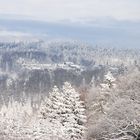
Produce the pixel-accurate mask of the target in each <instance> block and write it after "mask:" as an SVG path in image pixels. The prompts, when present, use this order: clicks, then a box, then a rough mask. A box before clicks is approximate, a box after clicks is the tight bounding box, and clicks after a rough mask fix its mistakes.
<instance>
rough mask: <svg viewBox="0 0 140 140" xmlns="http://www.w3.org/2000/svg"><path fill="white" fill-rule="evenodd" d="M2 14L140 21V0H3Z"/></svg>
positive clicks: (48, 19) (55, 19)
mask: <svg viewBox="0 0 140 140" xmlns="http://www.w3.org/2000/svg"><path fill="white" fill-rule="evenodd" d="M0 14H16V15H25V16H29V17H33V18H35V19H41V20H47V21H62V20H70V21H78V22H79V21H85V22H86V21H88V20H90V21H92V20H96V19H102V18H113V19H115V20H130V21H140V0H0Z"/></svg>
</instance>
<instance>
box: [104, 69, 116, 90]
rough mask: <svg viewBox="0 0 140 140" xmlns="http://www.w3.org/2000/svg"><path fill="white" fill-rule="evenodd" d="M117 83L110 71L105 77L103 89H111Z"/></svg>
mask: <svg viewBox="0 0 140 140" xmlns="http://www.w3.org/2000/svg"><path fill="white" fill-rule="evenodd" d="M115 81H116V79H115V78H114V76H113V74H112V73H111V72H110V71H108V73H107V74H106V75H105V76H104V83H102V84H101V87H102V88H103V89H110V88H113V87H115Z"/></svg>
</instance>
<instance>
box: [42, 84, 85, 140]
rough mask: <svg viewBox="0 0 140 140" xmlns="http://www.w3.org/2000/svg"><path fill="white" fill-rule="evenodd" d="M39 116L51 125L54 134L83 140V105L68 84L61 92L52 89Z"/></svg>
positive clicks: (74, 139)
mask: <svg viewBox="0 0 140 140" xmlns="http://www.w3.org/2000/svg"><path fill="white" fill-rule="evenodd" d="M41 115H42V119H47V120H49V121H50V122H51V123H52V124H53V125H52V126H53V128H52V129H53V131H55V134H57V135H59V136H60V135H61V136H62V137H63V138H67V139H71V140H76V139H78V140H80V139H84V134H85V126H84V125H85V122H86V116H85V109H84V104H83V102H82V101H80V95H79V93H78V92H76V91H75V89H74V88H73V87H72V86H71V84H69V83H68V82H66V83H65V84H64V86H63V88H62V89H61V90H59V89H58V88H57V87H54V89H53V91H52V93H51V94H50V96H49V98H48V99H47V100H46V101H45V102H44V103H43V104H42V106H41ZM56 129H58V130H56ZM60 131H61V132H60ZM56 132H57V133H56ZM58 133H59V134H58ZM60 133H61V134H60ZM53 135H54V133H53Z"/></svg>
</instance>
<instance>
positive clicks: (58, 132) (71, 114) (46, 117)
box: [0, 82, 87, 140]
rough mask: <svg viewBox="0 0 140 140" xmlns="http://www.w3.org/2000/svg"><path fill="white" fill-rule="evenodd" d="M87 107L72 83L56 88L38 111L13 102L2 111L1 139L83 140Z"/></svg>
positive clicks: (27, 104) (29, 106) (4, 106)
mask: <svg viewBox="0 0 140 140" xmlns="http://www.w3.org/2000/svg"><path fill="white" fill-rule="evenodd" d="M86 120H87V118H86V115H85V104H84V102H83V101H81V100H80V94H79V93H78V92H76V91H75V89H74V88H73V87H72V86H71V84H70V83H68V82H66V83H65V84H64V85H63V87H62V88H61V89H58V88H57V87H56V86H55V87H54V88H53V90H52V92H51V93H50V94H49V97H46V98H45V99H44V100H43V101H42V103H41V105H40V107H39V108H38V110H37V111H35V112H34V111H33V109H32V107H31V102H30V100H27V101H26V102H25V103H21V102H16V101H14V100H10V101H9V104H8V105H3V106H2V108H1V111H0V139H25V140H26V139H36V140H65V139H67V140H80V139H81V140H84V139H85V136H86V135H85V134H86V127H85V125H86Z"/></svg>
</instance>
